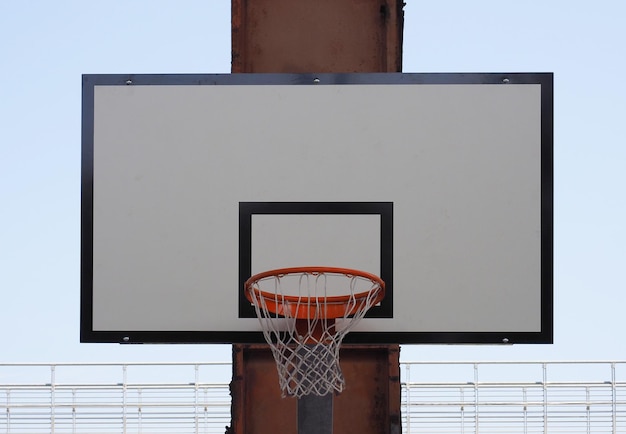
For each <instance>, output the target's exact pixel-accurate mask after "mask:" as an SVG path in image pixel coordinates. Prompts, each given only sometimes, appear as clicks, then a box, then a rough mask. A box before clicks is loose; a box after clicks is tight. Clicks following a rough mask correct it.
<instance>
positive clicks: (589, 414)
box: [585, 386, 591, 434]
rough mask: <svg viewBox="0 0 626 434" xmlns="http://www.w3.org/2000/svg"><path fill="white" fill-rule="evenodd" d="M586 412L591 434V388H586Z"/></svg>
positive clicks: (589, 433) (588, 429) (588, 433)
mask: <svg viewBox="0 0 626 434" xmlns="http://www.w3.org/2000/svg"><path fill="white" fill-rule="evenodd" d="M585 401H586V402H585V404H586V407H585V410H586V412H587V434H591V393H590V392H589V387H588V386H587V387H585Z"/></svg>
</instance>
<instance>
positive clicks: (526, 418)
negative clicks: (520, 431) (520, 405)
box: [522, 387, 528, 434]
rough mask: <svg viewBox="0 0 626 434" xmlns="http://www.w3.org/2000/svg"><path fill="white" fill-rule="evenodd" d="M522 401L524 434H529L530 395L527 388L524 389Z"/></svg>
mask: <svg viewBox="0 0 626 434" xmlns="http://www.w3.org/2000/svg"><path fill="white" fill-rule="evenodd" d="M522 400H523V401H524V434H528V394H527V392H526V388H525V387H524V388H523V389H522Z"/></svg>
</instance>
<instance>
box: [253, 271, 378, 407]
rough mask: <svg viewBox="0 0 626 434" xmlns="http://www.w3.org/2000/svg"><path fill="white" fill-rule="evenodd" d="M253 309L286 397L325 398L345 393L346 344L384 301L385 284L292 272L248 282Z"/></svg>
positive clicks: (357, 274)
mask: <svg viewBox="0 0 626 434" xmlns="http://www.w3.org/2000/svg"><path fill="white" fill-rule="evenodd" d="M244 291H245V296H246V298H247V299H248V300H249V301H250V302H251V303H252V304H253V305H254V308H255V310H256V314H257V317H258V318H259V321H260V323H261V328H262V329H263V334H264V336H265V340H266V341H267V343H268V344H269V346H270V347H271V349H272V354H273V355H274V359H275V360H276V366H277V369H278V379H279V383H280V388H281V390H282V395H283V397H285V396H295V397H298V398H300V397H302V396H305V395H310V394H313V395H317V396H324V395H326V394H328V393H331V392H336V393H339V392H341V391H342V390H343V385H344V378H343V375H342V373H341V368H340V366H339V347H340V346H341V342H342V340H343V338H344V337H345V336H346V335H347V334H348V332H349V331H350V330H352V329H353V328H354V327H355V326H356V325H357V324H358V322H359V321H360V320H361V319H362V318H363V317H364V316H365V313H366V312H367V311H368V310H369V309H370V308H371V307H372V306H375V305H376V304H378V303H380V301H381V300H382V299H383V297H384V296H385V283H384V282H383V281H382V280H381V279H380V278H379V277H378V276H375V275H373V274H370V273H366V272H363V271H359V270H351V269H347V268H334V267H294V268H281V269H278V270H271V271H266V272H263V273H259V274H256V275H254V276H252V277H250V278H249V279H248V280H247V281H246V283H245V285H244Z"/></svg>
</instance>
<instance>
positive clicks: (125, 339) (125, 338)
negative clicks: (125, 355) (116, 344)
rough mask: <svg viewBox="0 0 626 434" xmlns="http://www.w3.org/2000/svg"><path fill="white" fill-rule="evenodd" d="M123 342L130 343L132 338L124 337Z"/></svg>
mask: <svg viewBox="0 0 626 434" xmlns="http://www.w3.org/2000/svg"><path fill="white" fill-rule="evenodd" d="M122 340H123V341H124V342H128V341H130V338H129V337H128V336H124V337H123V338H122Z"/></svg>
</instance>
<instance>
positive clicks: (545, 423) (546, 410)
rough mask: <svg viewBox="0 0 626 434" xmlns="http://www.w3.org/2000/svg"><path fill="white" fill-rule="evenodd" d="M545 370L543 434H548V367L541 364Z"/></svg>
mask: <svg viewBox="0 0 626 434" xmlns="http://www.w3.org/2000/svg"><path fill="white" fill-rule="evenodd" d="M541 366H542V368H543V434H548V365H547V364H545V363H542V364H541Z"/></svg>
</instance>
